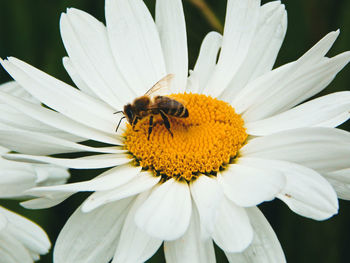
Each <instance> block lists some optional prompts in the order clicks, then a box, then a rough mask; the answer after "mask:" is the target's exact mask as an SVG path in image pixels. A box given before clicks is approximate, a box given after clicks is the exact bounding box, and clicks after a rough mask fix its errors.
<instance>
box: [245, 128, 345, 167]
mask: <svg viewBox="0 0 350 263" xmlns="http://www.w3.org/2000/svg"><path fill="white" fill-rule="evenodd" d="M240 154H241V156H244V157H258V158H263V159H275V160H284V161H289V162H293V163H298V164H301V165H304V166H307V167H309V168H311V169H314V170H316V171H318V172H321V173H326V172H330V171H335V170H340V169H345V168H348V167H349V158H350V133H348V132H346V131H343V130H339V129H335V128H300V129H294V130H289V131H282V132H279V133H275V134H272V135H268V136H265V137H260V138H254V139H252V140H250V141H249V142H248V143H247V144H246V145H245V146H243V147H242V148H241V149H240Z"/></svg>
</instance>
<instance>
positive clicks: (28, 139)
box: [0, 129, 125, 155]
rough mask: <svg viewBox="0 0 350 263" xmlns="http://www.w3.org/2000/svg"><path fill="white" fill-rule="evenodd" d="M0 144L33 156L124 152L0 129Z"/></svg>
mask: <svg viewBox="0 0 350 263" xmlns="http://www.w3.org/2000/svg"><path fill="white" fill-rule="evenodd" d="M0 143H1V145H3V146H5V147H6V148H8V149H11V150H13V151H16V152H20V153H25V154H35V155H51V154H59V153H69V152H100V153H123V152H125V151H124V150H120V149H118V148H116V147H100V148H94V147H90V146H85V145H82V144H78V143H74V142H70V141H67V140H65V139H61V138H56V137H53V136H51V135H47V134H43V133H38V132H30V131H21V130H10V129H7V130H2V129H0Z"/></svg>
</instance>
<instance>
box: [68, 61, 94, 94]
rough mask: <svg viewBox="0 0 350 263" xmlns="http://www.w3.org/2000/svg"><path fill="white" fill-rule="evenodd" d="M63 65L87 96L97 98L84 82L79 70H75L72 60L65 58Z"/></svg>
mask: <svg viewBox="0 0 350 263" xmlns="http://www.w3.org/2000/svg"><path fill="white" fill-rule="evenodd" d="M62 63H63V66H64V68H65V70H66V71H67V73H68V74H69V76H70V78H71V79H72V81H73V82H74V84H75V85H76V86H77V87H78V88H79V89H80V90H81V91H83V92H85V93H86V94H89V95H90V96H92V97H96V94H95V93H94V92H93V91H92V90H91V89H90V88H89V86H88V85H87V84H86V83H85V82H84V80H83V79H82V78H81V76H80V75H79V74H78V72H77V70H76V69H75V68H74V66H73V64H72V61H71V59H70V58H69V57H63V59H62ZM96 98H97V97H96Z"/></svg>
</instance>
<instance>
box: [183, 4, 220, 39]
mask: <svg viewBox="0 0 350 263" xmlns="http://www.w3.org/2000/svg"><path fill="white" fill-rule="evenodd" d="M188 1H189V2H191V3H192V4H193V5H194V6H196V7H197V8H198V9H199V10H200V11H201V12H202V14H203V15H204V17H205V18H206V19H207V21H208V22H209V24H210V25H211V26H212V27H213V28H214V29H216V30H217V31H218V32H220V33H222V31H223V25H222V24H221V22H220V20H219V19H218V18H217V16H216V15H215V13H214V12H213V11H212V10H211V9H210V7H209V6H208V4H207V3H206V2H205V0H188Z"/></svg>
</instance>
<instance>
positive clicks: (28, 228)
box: [0, 206, 51, 263]
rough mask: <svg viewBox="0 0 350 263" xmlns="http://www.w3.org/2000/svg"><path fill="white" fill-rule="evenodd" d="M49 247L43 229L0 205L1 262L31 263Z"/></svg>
mask: <svg viewBox="0 0 350 263" xmlns="http://www.w3.org/2000/svg"><path fill="white" fill-rule="evenodd" d="M50 247H51V244H50V241H49V238H48V237H47V235H46V233H45V231H44V230H43V229H42V228H41V227H39V226H38V225H37V224H35V223H34V222H32V221H30V220H28V219H26V218H24V217H22V216H20V215H18V214H16V213H14V212H11V211H9V210H7V209H6V208H4V207H1V206H0V258H1V262H2V263H15V262H21V263H22V262H23V263H27V262H28V263H32V262H33V261H36V260H38V259H39V258H40V256H39V255H43V254H46V253H47V252H48V251H49V249H50Z"/></svg>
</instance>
